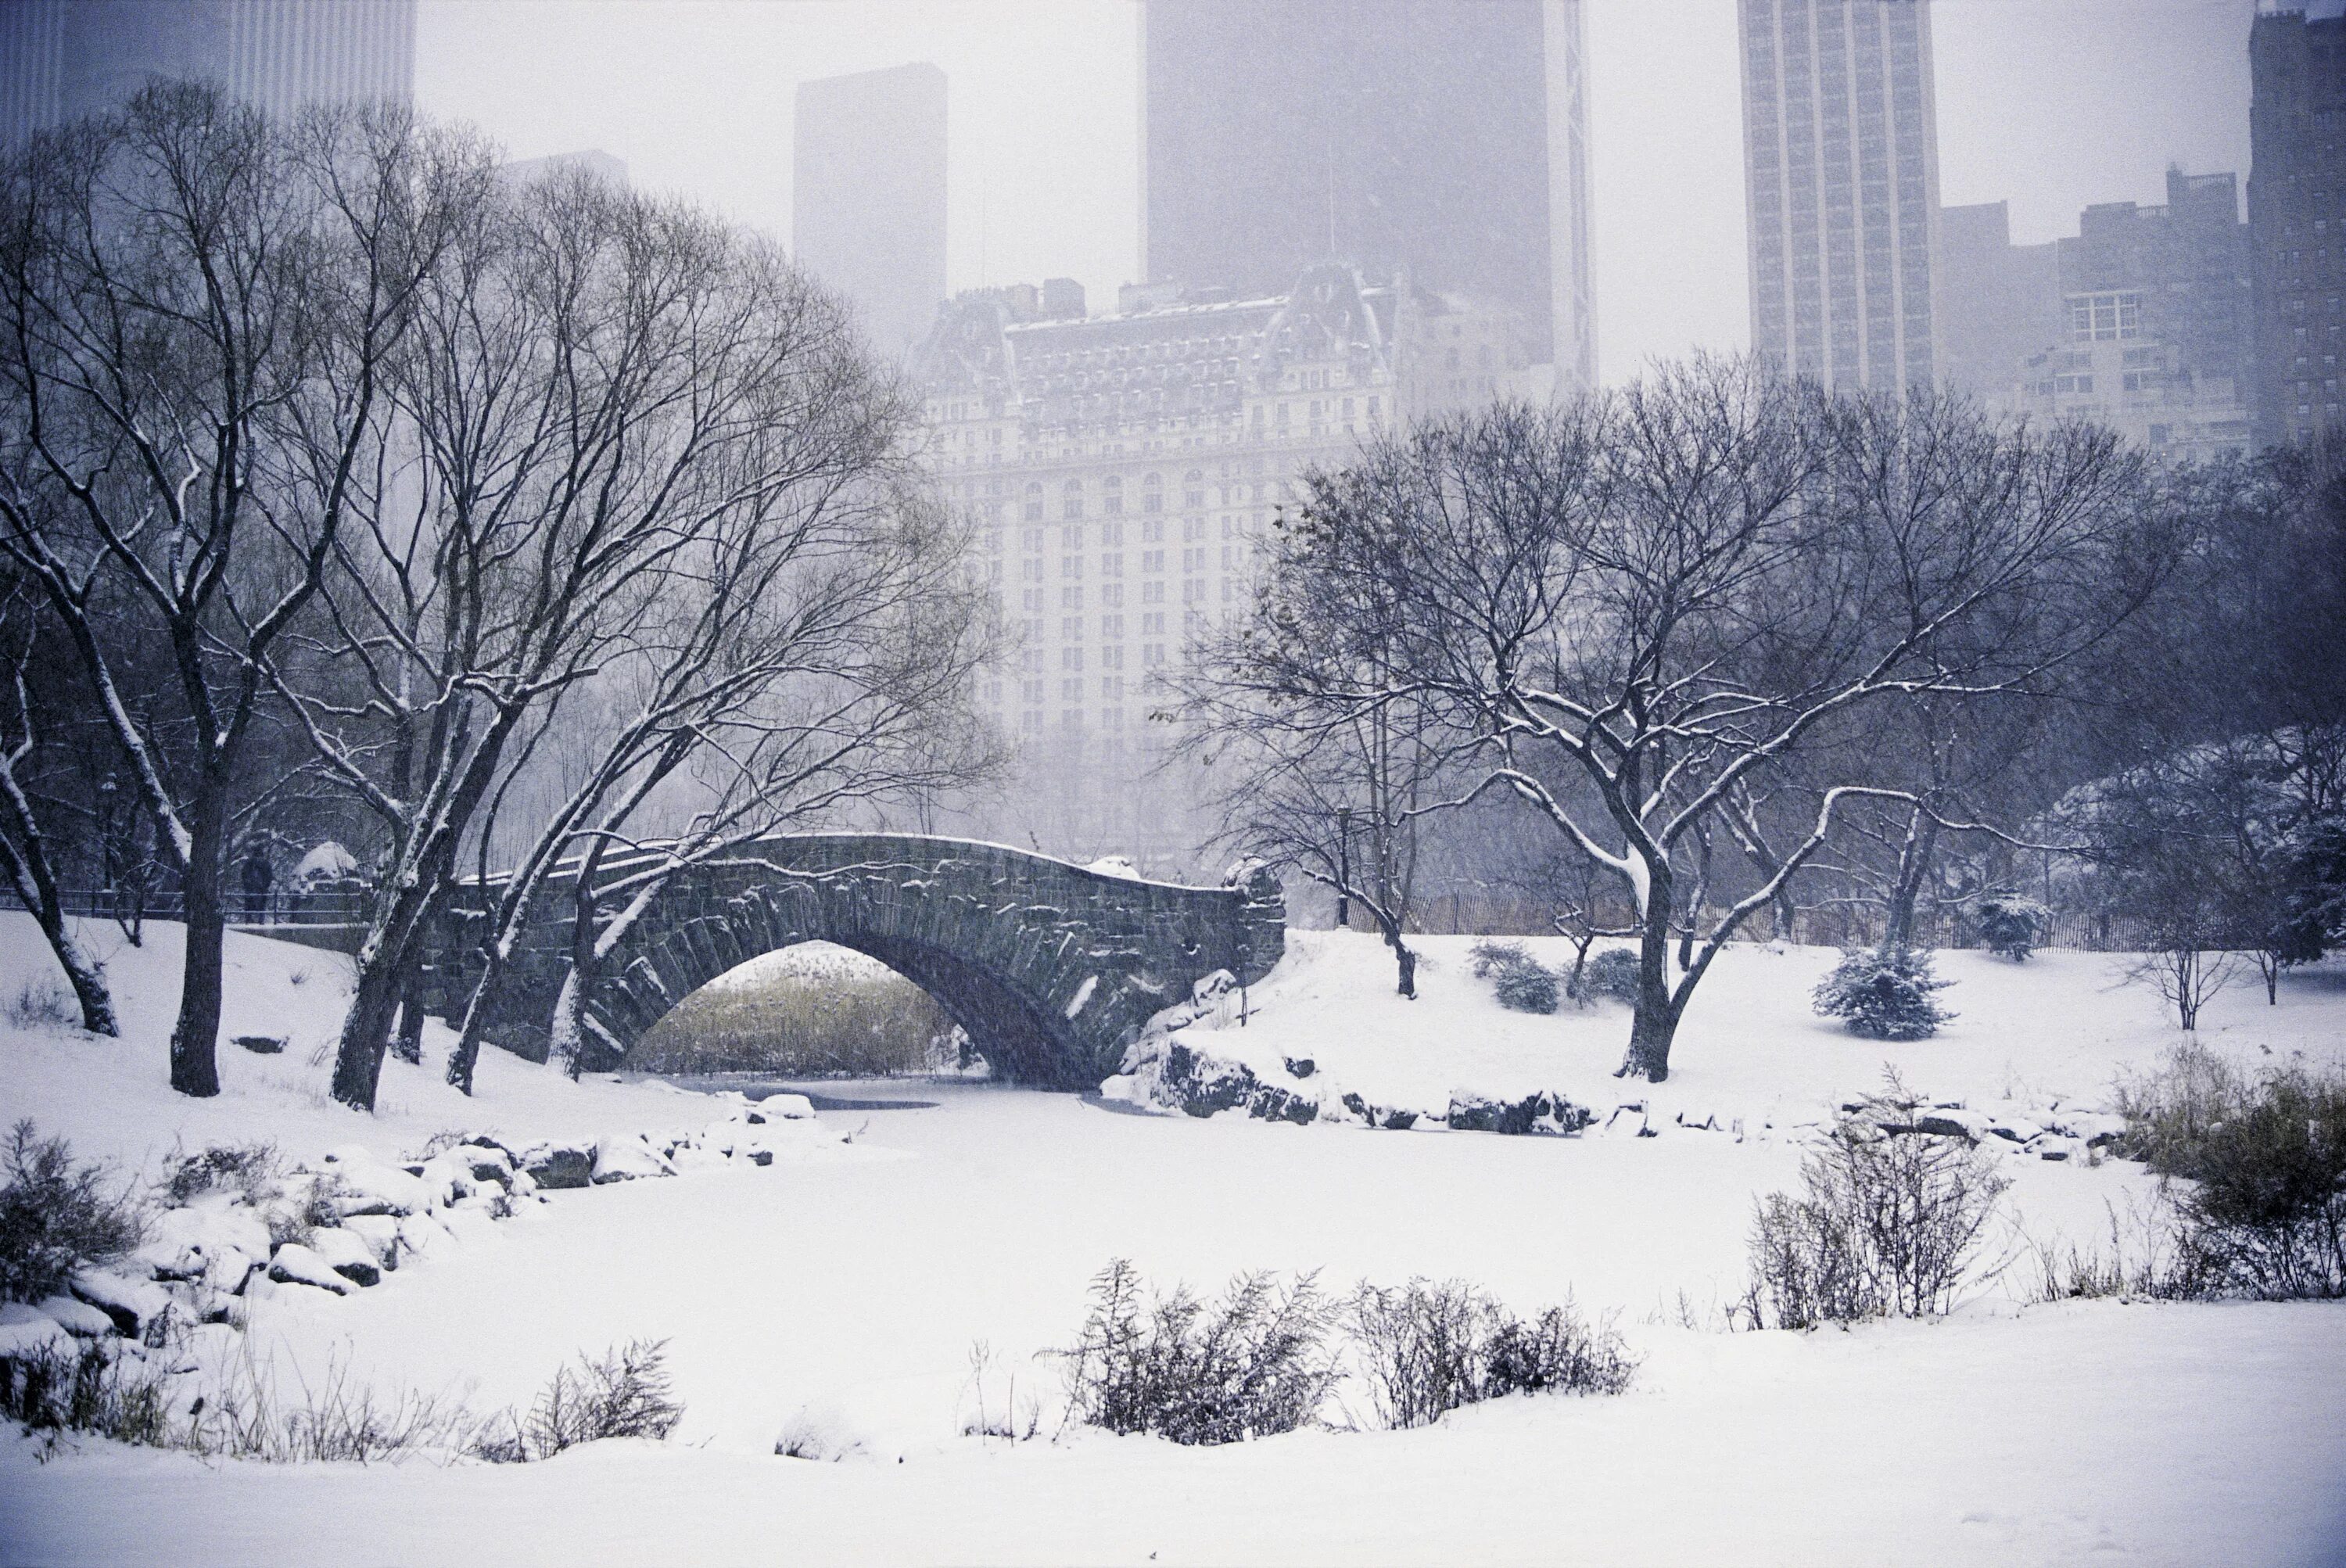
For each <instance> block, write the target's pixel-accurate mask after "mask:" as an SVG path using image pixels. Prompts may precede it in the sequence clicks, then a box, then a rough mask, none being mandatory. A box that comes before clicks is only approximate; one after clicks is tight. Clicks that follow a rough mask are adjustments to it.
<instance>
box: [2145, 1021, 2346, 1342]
mask: <svg viewBox="0 0 2346 1568" xmlns="http://www.w3.org/2000/svg"><path fill="white" fill-rule="evenodd" d="M2118 1103H2119V1109H2120V1110H2121V1112H2123V1114H2124V1115H2126V1117H2127V1122H2128V1129H2127V1135H2126V1137H2125V1138H2124V1140H2123V1141H2122V1142H2121V1144H2120V1147H2121V1149H2122V1150H2123V1151H2124V1152H2126V1153H2127V1154H2128V1155H2130V1156H2134V1157H2137V1158H2139V1159H2141V1160H2143V1161H2144V1162H2145V1163H2147V1165H2148V1166H2150V1168H2151V1169H2152V1170H2153V1171H2155V1172H2157V1174H2158V1175H2159V1176H2162V1177H2164V1178H2166V1179H2167V1181H2168V1186H2167V1187H2166V1188H2165V1189H2164V1191H2163V1196H2165V1198H2166V1200H2167V1201H2168V1203H2169V1204H2170V1205H2171V1206H2172V1208H2173V1211H2174V1214H2175V1218H2176V1223H2177V1228H2178V1239H2177V1248H2178V1257H2177V1273H2178V1287H2179V1288H2181V1289H2182V1290H2184V1291H2187V1292H2188V1293H2189V1294H2193V1295H2203V1296H2235V1295H2239V1296H2253V1297H2259V1298H2268V1299H2284V1298H2301V1297H2316V1298H2330V1297H2338V1296H2346V1074H2341V1073H2340V1072H2338V1071H2336V1070H2334V1069H2333V1070H2331V1071H2328V1072H2317V1071H2313V1070H2310V1069H2308V1068H2306V1067H2304V1066H2301V1065H2298V1064H2286V1065H2282V1066H2279V1067H2274V1068H2271V1069H2269V1070H2267V1071H2266V1072H2264V1073H2262V1074H2258V1075H2255V1076H2251V1075H2250V1074H2247V1073H2244V1072H2242V1071H2241V1070H2240V1069H2239V1068H2238V1067H2236V1066H2234V1065H2233V1064H2231V1063H2229V1062H2228V1061H2226V1060H2225V1059H2224V1058H2222V1057H2220V1056H2218V1055H2217V1054H2214V1053H2213V1052H2210V1051H2208V1050H2207V1049H2205V1048H2204V1047H2200V1046H2198V1045H2196V1044H2187V1045H2186V1046H2184V1047H2182V1048H2181V1049H2178V1050H2177V1051H2176V1052H2175V1053H2174V1054H2172V1055H2171V1056H2170V1057H2169V1058H2168V1064H2167V1065H2166V1067H2165V1068H2164V1069H2163V1070H2161V1071H2160V1072H2158V1073H2157V1074H2152V1075H2150V1076H2148V1077H2146V1078H2137V1079H2134V1080H2131V1081H2129V1082H2127V1083H2126V1084H2122V1085H2121V1086H2120V1093H2119V1102H2118Z"/></svg>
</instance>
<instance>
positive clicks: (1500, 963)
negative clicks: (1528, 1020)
mask: <svg viewBox="0 0 2346 1568" xmlns="http://www.w3.org/2000/svg"><path fill="white" fill-rule="evenodd" d="M1471 953H1472V957H1473V958H1474V973H1475V974H1476V976H1477V977H1479V978H1482V979H1486V980H1491V981H1494V991H1495V993H1496V994H1497V996H1498V999H1499V1005H1500V1006H1502V1007H1505V1008H1507V1009H1509V1010H1510V1011H1512V1012H1515V1013H1553V1012H1555V1011H1556V1001H1557V998H1558V996H1559V994H1560V993H1559V990H1558V987H1557V985H1556V976H1555V975H1554V974H1552V973H1550V972H1548V971H1547V970H1546V969H1544V968H1542V967H1541V965H1540V963H1539V962H1538V961H1537V960H1536V959H1535V958H1533V957H1532V955H1531V954H1530V953H1528V952H1525V951H1524V949H1523V946H1522V944H1521V943H1519V942H1476V943H1475V944H1474V948H1473V949H1472V950H1471Z"/></svg>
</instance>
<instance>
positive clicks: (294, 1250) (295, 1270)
mask: <svg viewBox="0 0 2346 1568" xmlns="http://www.w3.org/2000/svg"><path fill="white" fill-rule="evenodd" d="M269 1278H271V1279H273V1280H275V1281H277V1282H278V1283H279V1284H280V1285H314V1286H316V1287H317V1288H319V1289H321V1290H331V1291H332V1292H333V1293H334V1294H335V1295H337V1296H347V1295H349V1294H350V1293H351V1292H352V1290H355V1289H357V1288H358V1287H357V1286H355V1285H353V1284H352V1283H351V1281H350V1280H348V1279H346V1278H343V1277H342V1275H341V1274H340V1273H338V1272H337V1271H336V1270H335V1268H334V1266H333V1265H332V1264H331V1263H329V1262H327V1261H326V1260H325V1259H324V1258H323V1257H320V1256H319V1255H318V1254H317V1253H315V1252H313V1251H311V1249H310V1248H309V1247H304V1246H302V1245H301V1243H300V1242H298V1241H289V1242H287V1243H286V1244H285V1245H284V1246H282V1247H279V1248H278V1249H277V1254H276V1256H275V1257H271V1258H270V1260H269Z"/></svg>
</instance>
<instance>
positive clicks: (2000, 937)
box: [1978, 893, 2053, 963]
mask: <svg viewBox="0 0 2346 1568" xmlns="http://www.w3.org/2000/svg"><path fill="white" fill-rule="evenodd" d="M1978 924H1979V934H1980V942H1981V944H1982V945H1983V946H1984V947H1985V948H1986V949H1987V950H1988V952H1993V953H1995V954H1998V955H1999V956H2001V957H2004V958H2008V959H2010V960H2012V962H2015V963H2022V962H2026V961H2027V958H2028V955H2029V954H2030V953H2032V952H2035V951H2036V948H2037V946H2038V944H2039V943H2041V942H2044V940H2045V938H2046V937H2048V936H2050V935H2051V934H2052V933H2053V911H2051V910H2048V909H2046V908H2045V906H2044V905H2043V904H2040V903H2038V902H2037V901H2035V899H2024V898H2022V897H2020V896H2019V895H2017V894H2015V893H1998V894H1996V895H1995V896H1994V897H1993V898H1986V899H1982V900H1981V901H1980V904H1979V916H1978Z"/></svg>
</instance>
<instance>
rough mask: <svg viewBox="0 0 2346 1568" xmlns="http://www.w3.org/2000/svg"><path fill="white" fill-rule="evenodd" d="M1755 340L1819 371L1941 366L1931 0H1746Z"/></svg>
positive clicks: (1856, 376) (1919, 372)
mask: <svg viewBox="0 0 2346 1568" xmlns="http://www.w3.org/2000/svg"><path fill="white" fill-rule="evenodd" d="M1737 10H1738V24H1739V29H1740V36H1741V43H1742V56H1743V128H1744V173H1745V185H1746V196H1747V202H1748V209H1749V227H1750V290H1751V341H1752V345H1753V347H1754V348H1755V350H1757V351H1759V352H1760V353H1761V354H1764V355H1766V356H1768V357H1770V358H1771V359H1773V360H1774V361H1777V362H1778V363H1779V364H1780V365H1781V366H1783V367H1784V368H1785V369H1787V370H1789V371H1791V372H1795V373H1799V374H1802V375H1809V376H1813V377H1815V378H1817V379H1818V380H1819V381H1821V382H1824V383H1825V384H1826V385H1828V386H1831V387H1835V388H1843V389H1854V388H1867V389H1872V390H1876V391H1899V390H1902V389H1904V388H1906V387H1909V386H1914V385H1927V384H1932V383H1934V382H1937V381H1938V380H1939V377H1940V374H1941V371H1942V365H1941V361H1940V348H1939V341H1938V326H1937V315H1936V305H1937V287H1938V278H1937V270H1936V269H1937V254H1938V236H1937V232H1936V230H1937V228H1938V222H1939V154H1938V131H1937V110H1936V107H1935V99H1934V97H1933V84H1932V67H1931V12H1930V5H1929V0H1739V3H1738V6H1737Z"/></svg>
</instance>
